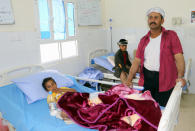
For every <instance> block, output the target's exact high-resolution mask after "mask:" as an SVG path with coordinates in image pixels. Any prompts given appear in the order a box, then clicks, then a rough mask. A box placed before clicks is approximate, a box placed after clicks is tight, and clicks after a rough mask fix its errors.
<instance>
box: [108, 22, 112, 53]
mask: <svg viewBox="0 0 195 131" xmlns="http://www.w3.org/2000/svg"><path fill="white" fill-rule="evenodd" d="M109 22H110V47H111V52H113V48H112V18H110V19H109Z"/></svg>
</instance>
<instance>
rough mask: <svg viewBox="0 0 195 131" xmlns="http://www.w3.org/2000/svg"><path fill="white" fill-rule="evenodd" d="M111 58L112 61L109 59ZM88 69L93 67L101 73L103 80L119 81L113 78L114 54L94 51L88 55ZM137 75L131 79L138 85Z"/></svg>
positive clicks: (101, 50)
mask: <svg viewBox="0 0 195 131" xmlns="http://www.w3.org/2000/svg"><path fill="white" fill-rule="evenodd" d="M110 56H113V59H109V57H110ZM88 63H89V67H94V68H97V69H99V70H100V71H102V72H103V75H104V78H105V79H108V80H111V81H112V82H115V81H118V82H119V81H120V79H119V78H117V77H115V76H114V74H113V70H112V68H113V67H114V53H109V51H108V50H106V49H96V50H94V51H92V52H90V53H89V62H88ZM138 81H139V75H136V77H135V78H134V79H133V81H132V82H133V83H138Z"/></svg>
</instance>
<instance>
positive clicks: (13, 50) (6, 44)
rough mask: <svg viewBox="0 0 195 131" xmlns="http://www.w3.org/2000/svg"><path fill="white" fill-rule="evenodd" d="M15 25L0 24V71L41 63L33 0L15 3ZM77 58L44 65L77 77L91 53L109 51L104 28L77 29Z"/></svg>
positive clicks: (19, 0)
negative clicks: (99, 50) (105, 49)
mask: <svg viewBox="0 0 195 131" xmlns="http://www.w3.org/2000/svg"><path fill="white" fill-rule="evenodd" d="M12 7H13V13H14V17H15V24H13V25H0V40H1V42H0V54H1V55H0V60H1V64H0V72H3V71H5V70H7V69H11V68H15V67H18V66H23V65H29V64H41V59H40V43H41V42H40V34H39V31H38V28H37V15H36V10H35V9H36V8H35V3H34V0H13V1H12ZM78 32H79V37H78V56H77V57H71V58H68V59H64V60H62V61H60V62H54V63H49V64H44V66H45V67H46V68H52V69H58V70H59V71H61V72H63V73H67V74H73V75H76V74H77V73H79V72H80V71H82V70H83V69H84V68H85V67H86V66H87V64H88V54H89V52H90V51H93V50H95V49H97V48H106V46H107V45H106V44H105V42H106V41H107V40H106V38H107V37H106V31H105V29H103V28H102V26H97V27H88V26H86V27H79V28H78Z"/></svg>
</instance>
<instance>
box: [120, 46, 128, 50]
mask: <svg viewBox="0 0 195 131" xmlns="http://www.w3.org/2000/svg"><path fill="white" fill-rule="evenodd" d="M119 47H120V49H121V50H122V51H126V50H127V45H119Z"/></svg>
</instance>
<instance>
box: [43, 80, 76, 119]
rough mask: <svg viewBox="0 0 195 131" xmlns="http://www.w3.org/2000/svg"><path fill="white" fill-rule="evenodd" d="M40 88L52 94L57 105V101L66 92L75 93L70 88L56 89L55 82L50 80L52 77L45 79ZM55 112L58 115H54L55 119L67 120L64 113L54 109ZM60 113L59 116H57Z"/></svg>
mask: <svg viewBox="0 0 195 131" xmlns="http://www.w3.org/2000/svg"><path fill="white" fill-rule="evenodd" d="M42 86H43V88H44V89H45V90H46V91H47V92H49V91H51V92H52V95H53V96H54V97H55V101H56V103H57V101H58V100H59V99H60V97H61V96H62V95H63V94H64V93H66V92H76V90H75V89H72V88H68V87H61V88H57V84H56V82H55V80H54V79H53V78H52V77H47V78H45V79H44V80H43V82H42ZM56 111H57V112H58V113H56V115H55V116H56V117H58V118H60V117H61V118H62V119H64V120H65V119H67V118H68V117H67V115H66V113H64V112H61V111H60V110H59V109H56ZM59 113H60V114H59Z"/></svg>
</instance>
